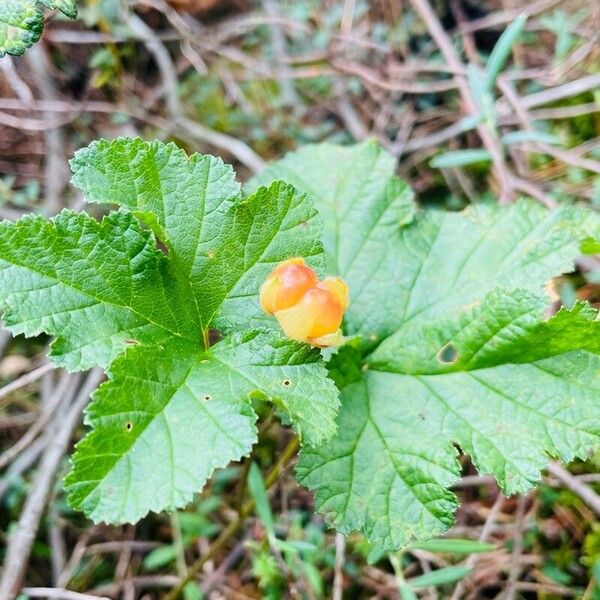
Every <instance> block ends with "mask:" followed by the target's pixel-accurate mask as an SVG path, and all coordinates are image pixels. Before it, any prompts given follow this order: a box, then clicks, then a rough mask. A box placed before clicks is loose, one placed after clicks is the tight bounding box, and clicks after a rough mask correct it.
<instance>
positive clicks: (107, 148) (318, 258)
mask: <svg viewBox="0 0 600 600" xmlns="http://www.w3.org/2000/svg"><path fill="white" fill-rule="evenodd" d="M71 167H72V169H73V172H74V176H73V183H74V184H75V185H76V186H77V187H79V188H81V189H82V190H83V192H84V194H85V195H86V197H87V198H89V199H90V200H92V201H96V202H106V203H113V204H118V205H120V206H123V207H124V208H127V209H128V210H131V211H133V212H134V213H135V214H136V215H138V216H139V217H140V218H141V219H142V220H143V221H144V222H145V223H146V224H147V225H148V226H150V227H151V228H153V229H154V230H155V231H156V232H157V235H158V237H159V238H160V239H161V240H162V241H163V242H164V243H165V244H166V245H167V246H168V248H169V256H170V258H171V260H172V262H173V264H174V267H175V269H176V271H177V273H178V277H179V278H180V279H181V280H184V281H186V282H188V285H189V294H188V295H189V297H190V301H191V302H192V303H194V304H195V305H196V310H197V313H198V320H199V321H200V323H202V326H203V328H205V329H206V328H208V327H209V326H211V325H213V323H214V324H216V326H217V327H219V328H223V329H225V330H230V329H232V328H234V327H235V326H236V325H239V324H240V323H243V322H246V321H248V320H249V319H255V320H262V318H263V315H262V311H261V310H260V307H259V304H258V296H257V291H258V288H259V287H260V285H261V283H262V282H263V281H264V279H265V277H266V276H267V274H268V273H269V272H270V271H271V269H272V268H273V267H274V265H276V264H277V263H279V262H281V261H282V260H285V259H287V258H291V257H294V256H304V257H305V258H307V260H308V263H309V264H311V265H312V266H313V267H315V268H317V269H318V270H322V267H323V259H322V246H321V243H320V240H319V238H320V235H321V231H322V226H321V224H320V221H319V220H318V219H317V213H316V211H315V210H314V208H313V207H312V205H311V203H310V202H307V201H306V200H305V196H304V194H299V193H298V192H296V191H295V190H294V188H293V187H292V186H290V185H287V184H284V183H282V182H274V183H272V185H271V186H270V187H269V188H268V189H267V188H263V189H259V190H258V191H257V192H256V193H255V194H253V195H252V196H251V197H250V198H246V199H242V198H241V194H240V189H239V188H240V186H239V184H238V183H236V182H235V180H234V173H233V170H232V168H231V167H230V166H229V165H224V164H223V162H222V161H221V159H218V158H215V157H213V156H207V155H199V154H195V155H193V156H191V157H188V156H187V155H186V154H185V152H184V151H183V150H181V149H179V148H177V146H175V144H172V143H171V144H163V143H161V142H145V141H143V140H140V139H131V138H119V139H116V140H111V141H108V140H99V141H97V142H94V143H92V144H91V145H90V146H89V147H88V148H84V149H83V150H80V151H79V152H77V153H76V154H75V157H74V158H73V160H72V161H71Z"/></svg>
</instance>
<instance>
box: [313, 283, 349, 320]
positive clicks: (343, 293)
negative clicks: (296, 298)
mask: <svg viewBox="0 0 600 600" xmlns="http://www.w3.org/2000/svg"><path fill="white" fill-rule="evenodd" d="M317 287H318V288H320V289H322V290H327V291H328V292H330V293H331V294H332V295H333V296H334V298H335V299H336V300H337V301H338V303H339V304H340V306H341V307H342V311H343V312H346V309H347V308H348V303H349V300H348V284H347V283H346V282H345V281H344V280H343V279H342V278H341V277H326V278H325V279H323V281H320V282H319V283H317Z"/></svg>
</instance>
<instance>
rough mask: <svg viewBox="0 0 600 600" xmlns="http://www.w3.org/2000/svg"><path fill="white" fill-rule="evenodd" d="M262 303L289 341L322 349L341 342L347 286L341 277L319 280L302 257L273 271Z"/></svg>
mask: <svg viewBox="0 0 600 600" xmlns="http://www.w3.org/2000/svg"><path fill="white" fill-rule="evenodd" d="M260 304H261V307H262V309H263V310H264V311H265V312H266V313H268V314H271V315H274V316H275V318H276V319H277V320H278V321H279V324H280V326H281V328H282V329H283V332H284V333H285V335H286V336H287V337H289V338H290V339H293V340H298V341H300V342H306V343H308V344H311V345H312V346H318V347H322V348H323V347H328V346H337V345H339V344H340V343H341V342H342V334H341V331H340V325H341V324H342V319H343V317H344V312H345V311H346V308H347V307H348V286H347V285H346V283H345V282H344V281H343V280H342V279H340V278H339V277H327V278H326V279H324V280H323V281H319V280H318V278H317V276H316V274H315V272H314V271H313V270H312V269H311V268H310V267H308V266H307V265H306V264H305V263H304V259H302V258H293V259H291V260H286V261H285V262H282V263H281V264H280V265H278V266H277V267H276V268H275V269H274V270H273V271H272V272H271V274H270V275H269V276H268V277H267V279H266V280H265V282H264V283H263V285H262V287H261V290H260Z"/></svg>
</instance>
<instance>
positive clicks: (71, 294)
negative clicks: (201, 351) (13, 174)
mask: <svg viewBox="0 0 600 600" xmlns="http://www.w3.org/2000/svg"><path fill="white" fill-rule="evenodd" d="M0 302H1V303H2V305H3V307H4V314H3V319H4V324H5V326H6V327H7V328H8V329H9V330H10V331H12V332H13V333H14V334H19V333H24V334H25V335H27V336H32V335H38V334H40V333H42V332H45V333H49V334H50V335H56V336H58V337H57V339H56V340H55V342H54V343H53V344H52V352H51V356H52V359H53V360H54V362H56V364H59V365H61V366H63V367H66V368H67V369H69V370H71V371H73V370H81V369H87V368H90V367H92V366H94V365H102V366H106V365H107V364H109V363H110V361H111V360H112V359H113V358H114V357H115V356H116V355H117V354H118V353H119V352H121V351H123V350H124V349H125V347H126V346H127V344H128V343H152V344H154V343H160V342H162V341H163V340H165V339H168V338H170V337H179V338H184V339H188V340H189V341H190V342H194V341H196V342H197V343H198V344H200V343H201V336H200V328H199V325H198V324H197V322H195V321H194V315H193V313H190V312H189V311H188V310H186V305H185V303H183V302H181V301H180V297H179V295H178V292H177V285H176V282H175V281H174V279H173V275H172V273H171V272H170V269H169V265H168V263H167V260H166V259H165V256H164V254H162V253H161V252H159V251H158V249H157V248H156V244H155V240H154V236H153V235H152V234H151V233H150V232H148V231H145V230H143V229H141V228H140V226H139V224H138V223H137V221H136V219H135V218H133V216H132V215H130V214H126V213H121V212H119V213H111V214H110V215H109V216H107V217H105V218H104V219H103V220H102V221H101V222H98V221H96V220H95V219H93V218H92V217H90V216H89V215H87V214H85V213H74V212H72V211H67V210H65V211H63V212H62V213H60V214H59V215H58V216H57V217H55V218H54V219H52V220H51V221H46V220H44V219H43V218H42V217H40V216H33V215H31V216H26V217H24V218H23V219H21V220H20V221H18V222H17V223H9V222H7V221H4V222H2V223H0ZM176 307H177V308H176Z"/></svg>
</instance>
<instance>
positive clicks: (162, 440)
mask: <svg viewBox="0 0 600 600" xmlns="http://www.w3.org/2000/svg"><path fill="white" fill-rule="evenodd" d="M72 165H73V169H74V181H75V182H76V183H77V184H78V185H80V186H81V187H82V189H83V190H84V193H85V194H86V195H90V196H91V197H92V198H93V199H95V200H97V201H102V202H111V203H116V204H119V205H120V210H119V211H117V212H111V213H110V214H109V215H108V216H106V217H104V218H103V219H102V221H100V222H98V221H96V220H95V219H93V218H92V217H90V216H89V215H87V214H85V213H81V214H77V213H73V212H70V211H64V212H63V213H61V214H60V215H59V216H57V217H56V218H55V219H53V220H52V221H49V222H48V221H45V220H44V219H42V218H41V217H36V216H29V217H25V218H24V219H21V220H20V221H18V222H17V223H8V222H3V223H1V224H0V305H1V307H2V309H3V318H4V321H5V323H6V325H7V326H8V327H9V328H10V329H11V331H13V332H14V333H24V334H25V335H37V334H39V333H41V332H46V333H49V334H51V335H56V336H57V339H56V340H55V342H54V343H53V345H52V358H53V360H54V361H55V362H57V363H58V364H60V365H62V366H65V367H67V368H68V369H70V370H77V369H85V368H89V367H90V366H93V365H102V366H105V367H106V366H108V373H109V376H110V379H109V381H108V382H107V383H105V384H104V385H102V386H101V387H100V388H99V390H98V392H97V393H96V394H95V397H94V401H93V402H92V404H91V405H90V407H89V409H88V412H87V417H86V423H87V424H88V425H90V426H91V427H92V431H91V432H90V433H89V434H88V435H87V437H86V438H85V439H84V440H83V441H82V442H80V444H78V446H77V452H76V453H75V456H74V458H73V470H72V471H71V473H70V474H69V475H68V477H67V480H66V484H67V487H68V489H69V501H70V503H71V505H72V506H74V507H76V508H80V509H82V510H83V511H84V512H85V513H86V514H88V515H90V516H91V518H93V519H94V520H102V521H107V522H111V523H119V522H126V521H127V522H131V521H135V520H137V519H139V518H141V517H142V516H143V515H144V514H146V513H147V512H148V511H149V510H154V511H160V510H164V509H173V508H176V507H181V506H183V505H184V504H185V503H187V502H189V501H190V499H191V497H192V494H193V493H194V492H197V491H199V490H200V489H201V487H202V485H203V484H204V483H205V482H206V480H207V478H208V477H209V476H210V475H211V473H212V472H213V470H214V469H215V468H217V467H220V466H225V465H226V464H227V463H228V462H229V461H231V460H237V459H239V458H240V457H242V456H244V455H247V454H248V452H249V450H250V448H251V446H252V444H253V442H254V441H255V437H256V429H255V420H256V415H255V414H254V411H253V409H252V406H251V403H250V401H249V399H250V398H254V397H260V398H262V399H263V400H267V401H270V402H272V403H273V404H274V405H275V406H276V407H277V409H278V411H279V413H280V414H282V415H283V416H284V418H285V419H286V422H290V423H291V424H292V425H293V426H294V427H295V428H296V430H297V431H298V433H299V435H300V437H301V439H302V441H303V442H306V443H310V444H318V443H319V442H321V441H322V440H323V439H325V438H326V437H329V436H331V435H332V434H333V433H334V431H335V416H336V412H337V409H338V405H339V400H338V391H337V389H336V388H335V385H334V384H333V382H332V381H331V380H329V379H328V378H327V370H326V369H325V367H324V364H323V361H322V359H321V356H320V353H319V352H318V351H317V350H313V349H311V348H310V347H309V346H308V345H304V344H298V343H296V342H291V341H290V340H287V339H285V338H283V337H282V334H281V333H280V332H279V330H276V329H275V328H274V327H273V326H272V321H273V320H267V319H266V317H263V316H262V313H261V311H260V308H259V302H258V292H259V287H260V284H261V283H262V281H263V280H264V278H265V277H266V275H267V274H268V273H269V272H270V270H271V269H272V268H273V265H274V264H277V263H279V262H280V261H282V260H285V259H287V258H291V257H294V256H305V257H307V258H308V259H309V261H310V262H311V263H312V264H313V265H315V266H316V267H318V268H319V267H320V266H321V265H322V264H323V263H324V258H323V251H322V245H321V242H320V240H319V238H320V235H321V231H322V226H321V223H320V221H319V220H318V217H317V214H316V211H315V209H314V207H313V205H312V202H311V201H310V200H309V199H308V198H307V196H306V195H305V194H303V193H299V192H297V191H296V190H295V189H294V188H293V187H292V186H290V185H288V184H284V183H282V182H275V183H273V184H272V185H270V186H269V187H268V188H262V189H260V190H258V191H257V192H256V193H255V194H254V195H253V196H252V197H250V198H242V197H241V195H240V193H239V185H238V184H237V183H236V182H235V181H234V179H233V171H232V170H231V168H230V167H227V166H225V165H223V163H222V162H221V161H220V160H219V159H216V158H214V157H209V156H199V155H194V156H191V157H189V158H188V157H187V156H186V154H185V153H183V152H182V151H180V150H178V149H177V148H176V147H175V146H174V145H173V144H162V143H160V142H153V143H148V142H142V141H141V140H132V139H127V138H122V139H119V140H113V141H112V142H97V143H95V144H92V146H90V147H89V148H87V149H85V150H83V151H81V152H79V153H78V154H77V155H76V157H75V159H74V161H73V163H72ZM140 221H141V223H140ZM262 322H265V323H267V324H268V325H269V326H270V327H271V328H270V329H269V328H267V329H260V330H257V329H256V325H257V323H258V324H260V323H262ZM219 337H222V338H223V339H222V340H221V341H219V342H218V343H216V344H213V345H210V344H209V341H210V340H211V339H218V338H219Z"/></svg>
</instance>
